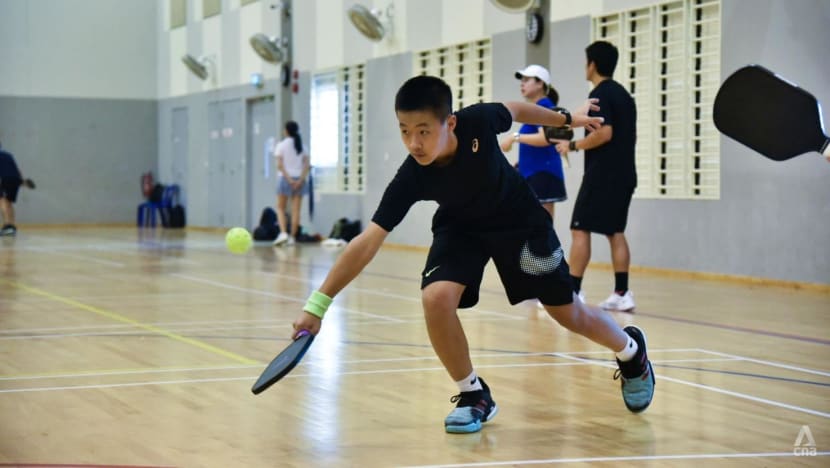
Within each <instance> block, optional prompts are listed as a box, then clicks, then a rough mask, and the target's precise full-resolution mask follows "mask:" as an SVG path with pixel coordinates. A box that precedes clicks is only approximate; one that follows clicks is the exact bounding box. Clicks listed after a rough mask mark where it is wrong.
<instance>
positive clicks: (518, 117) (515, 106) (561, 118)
mask: <svg viewBox="0 0 830 468" xmlns="http://www.w3.org/2000/svg"><path fill="white" fill-rule="evenodd" d="M597 102H599V100H598V99H596V98H592V99H589V100H588V102H586V105H583V106H581V107H580V108H579V109H577V110H575V111H574V112H573V113H572V114H571V119H572V120H571V123H570V126H571V127H585V128H587V129H590V130H597V129H598V128H599V127H601V126H602V121H603V118H602V117H589V116H588V115H587V112H588V111H589V110H593V111H598V110H599V106H597ZM504 106H505V107H507V110H509V111H510V114H511V115H512V116H513V120H514V121H515V122H521V123H527V124H532V125H545V126H548V127H564V126H565V125H568V122H567V117H565V114H561V113H559V112H556V111H552V110H550V109H547V108H545V107H542V106H539V105H536V104H531V103H529V102H518V101H509V102H505V103H504Z"/></svg>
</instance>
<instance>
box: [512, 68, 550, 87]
mask: <svg viewBox="0 0 830 468" xmlns="http://www.w3.org/2000/svg"><path fill="white" fill-rule="evenodd" d="M523 76H527V77H531V78H539V79H540V80H542V82H543V83H545V84H546V85H550V72H549V71H548V69H547V68H545V67H543V66H541V65H528V66H527V67H525V69H524V70H518V71H516V78H517V79H519V80H520V79H522V77H523Z"/></svg>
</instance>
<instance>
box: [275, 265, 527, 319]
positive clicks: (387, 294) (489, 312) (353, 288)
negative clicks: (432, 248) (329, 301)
mask: <svg viewBox="0 0 830 468" xmlns="http://www.w3.org/2000/svg"><path fill="white" fill-rule="evenodd" d="M268 276H274V277H277V278H281V279H285V280H289V281H295V282H298V283H303V284H308V280H305V279H299V278H297V277H294V276H288V275H281V274H279V273H268ZM413 281H419V279H418V278H414V279H413ZM348 290H349V291H354V292H360V293H363V294H371V295H373V296H380V297H388V298H392V299H398V300H402V301H408V302H417V303H419V304H420V303H421V298H420V297H411V296H405V295H403V294H397V293H391V292H384V291H378V290H376V289H372V288H361V287H359V286H355V285H349V288H348ZM465 310H467V311H475V312H478V313H480V314H487V315H495V316H497V317H504V318H506V319H509V320H521V319H523V317H518V316H516V315H510V314H505V313H504V312H498V311H495V310H485V309H481V308H479V307H471V308H469V309H465Z"/></svg>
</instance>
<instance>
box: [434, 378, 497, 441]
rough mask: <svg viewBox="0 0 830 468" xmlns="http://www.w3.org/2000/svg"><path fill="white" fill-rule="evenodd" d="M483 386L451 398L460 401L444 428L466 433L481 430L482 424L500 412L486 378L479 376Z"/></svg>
mask: <svg viewBox="0 0 830 468" xmlns="http://www.w3.org/2000/svg"><path fill="white" fill-rule="evenodd" d="M478 380H479V381H480V382H481V386H482V387H483V388H482V389H481V390H476V391H473V392H461V393H459V394H458V395H455V396H454V397H452V398H450V402H452V403H456V402H457V403H458V404H457V405H456V406H455V409H453V410H452V411H451V412H450V414H449V415H448V416H447V418H446V419H444V428H445V429H446V430H447V432H452V433H460V434H466V433H470V432H478V431H480V430H481V424H482V423H485V422H487V421H489V420H491V419H493V417H495V416H496V413H498V412H499V407H498V406H496V402H495V401H493V397H491V396H490V387H488V386H487V384H486V383H484V379H482V378H481V377H479V378H478Z"/></svg>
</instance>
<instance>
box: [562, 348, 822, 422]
mask: <svg viewBox="0 0 830 468" xmlns="http://www.w3.org/2000/svg"><path fill="white" fill-rule="evenodd" d="M556 354H557V355H560V356H562V357H564V358H566V359H574V360H577V361H583V362H592V363H594V364H595V365H597V366H602V367H608V368H613V369H616V368H617V366H616V364H609V363H604V362H597V361H591V360H589V359H583V358H580V357H576V356H568V355H565V354H560V353H556ZM655 377H656V378H657V380H666V381H668V382H674V383H679V384H681V385H687V386H689V387H694V388H699V389H702V390H709V391H712V392H715V393H720V394H723V395H729V396H733V397H736V398H741V399H744V400H749V401H753V402H755V403H763V404H766V405H770V406H776V407H778V408H783V409H788V410H792V411H798V412H801V413H806V414H812V415H813V416H821V417H823V418H830V413H825V412H822V411H818V410H814V409H810V408H804V407H801V406H796V405H790V404H788V403H782V402H780V401H775V400H768V399H766V398H761V397H756V396H752V395H748V394H746V393H740V392H733V391H731V390H726V389H723V388H720V387H713V386H711V385H703V384H699V383H695V382H689V381H687V380H682V379H676V378H674V377H668V376H665V375H660V374H655Z"/></svg>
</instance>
